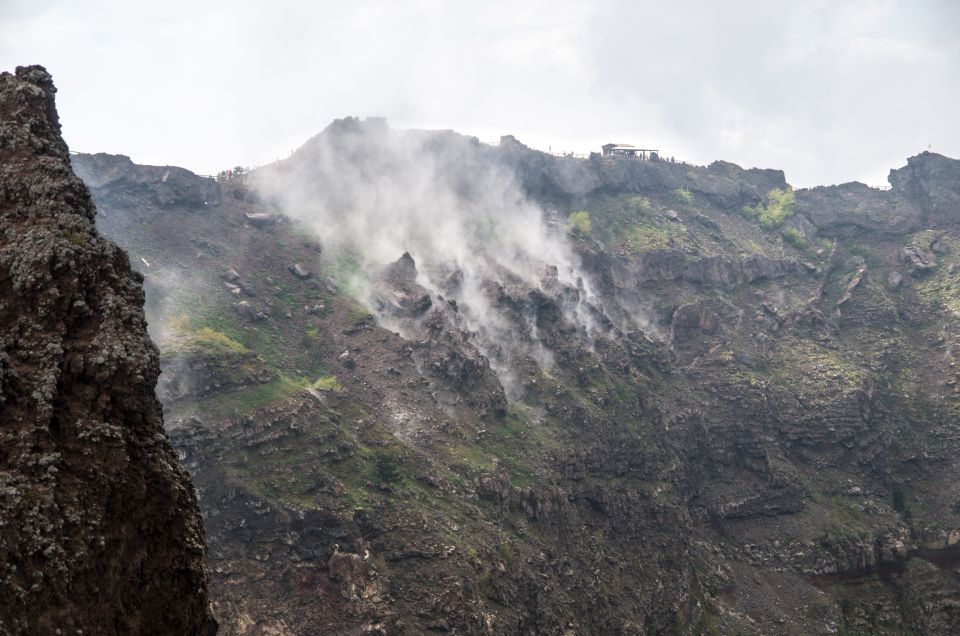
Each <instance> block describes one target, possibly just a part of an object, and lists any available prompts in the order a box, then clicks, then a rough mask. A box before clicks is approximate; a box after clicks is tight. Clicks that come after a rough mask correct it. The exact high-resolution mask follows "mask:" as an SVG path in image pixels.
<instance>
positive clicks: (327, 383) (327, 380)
mask: <svg viewBox="0 0 960 636" xmlns="http://www.w3.org/2000/svg"><path fill="white" fill-rule="evenodd" d="M309 388H311V389H314V390H315V391H333V392H334V393H339V392H340V391H342V390H343V386H342V385H341V384H340V380H338V379H337V376H335V375H325V376H323V377H321V378H319V379H317V380H316V381H315V382H313V383H311V384H310V385H309Z"/></svg>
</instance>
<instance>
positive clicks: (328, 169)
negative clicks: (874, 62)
mask: <svg viewBox="0 0 960 636" xmlns="http://www.w3.org/2000/svg"><path fill="white" fill-rule="evenodd" d="M73 163H74V167H75V169H76V170H77V173H78V174H79V175H80V176H81V177H82V178H83V179H84V180H85V181H86V182H87V183H88V184H89V185H90V187H91V191H92V193H93V196H94V199H95V201H96V202H97V203H98V206H99V209H100V212H101V213H100V215H99V216H98V219H97V223H98V226H99V228H100V230H101V231H102V232H104V234H105V235H107V236H109V237H111V238H113V239H114V240H116V241H117V242H119V243H120V244H121V245H123V246H124V247H125V248H126V249H128V250H129V251H130V253H131V255H132V257H133V261H134V263H135V264H136V265H137V267H138V269H139V270H140V271H141V272H142V273H143V274H144V276H145V285H146V289H147V303H148V318H149V320H150V323H151V332H152V333H153V335H154V337H155V338H156V339H157V340H158V341H159V343H160V348H161V356H162V361H163V368H164V374H163V376H162V378H161V382H160V388H161V391H162V399H163V402H164V408H165V412H166V416H167V417H166V420H167V423H168V427H169V431H170V435H171V438H172V440H173V442H174V446H175V447H176V448H177V450H178V451H179V452H180V453H181V456H182V457H184V461H185V463H186V464H187V466H188V468H189V470H190V471H191V473H192V474H193V477H194V480H195V482H196V484H197V487H198V491H199V494H200V503H201V508H202V509H203V510H204V517H205V523H206V527H207V533H208V537H209V541H210V545H211V555H210V570H211V586H212V595H213V598H214V603H215V608H216V611H217V613H218V616H219V617H220V619H221V622H222V624H223V627H222V630H223V633H226V634H266V633H286V634H318V633H319V634H369V633H382V634H423V633H458V634H643V633H663V632H667V633H691V634H711V633H713V634H836V633H847V634H850V633H861V634H868V633H869V634H877V633H881V634H882V633H887V634H900V633H924V634H951V633H957V631H958V630H960V580H958V577H957V576H956V572H955V570H956V568H957V566H958V565H960V547H958V545H960V480H958V478H957V477H958V464H957V462H958V459H957V458H958V450H960V448H958V447H960V429H958V427H957V421H958V420H957V411H958V407H960V400H958V388H957V381H958V379H960V378H958V376H957V373H958V371H957V359H956V358H955V354H954V348H955V347H957V346H958V345H960V342H958V337H960V304H958V298H960V227H958V221H960V162H957V161H955V160H952V159H948V158H946V157H942V156H939V155H934V154H930V153H924V154H921V155H918V156H917V157H913V158H911V159H909V160H908V164H907V166H905V167H903V168H900V169H898V170H894V171H892V172H891V177H890V181H891V185H892V188H891V189H890V190H878V189H872V188H868V187H866V186H863V185H861V184H845V185H842V186H833V187H829V188H814V189H809V190H792V189H791V188H790V187H789V186H788V184H787V183H786V181H785V179H784V175H783V173H782V172H780V171H776V170H743V169H741V168H739V167H738V166H735V165H733V164H730V163H725V162H716V163H713V164H711V165H710V166H707V167H699V166H690V165H686V164H679V163H672V162H665V161H638V160H630V159H616V160H614V159H603V158H599V157H596V158H592V159H572V158H559V157H553V156H550V155H546V154H543V153H539V152H536V151H532V150H530V149H528V148H526V147H524V146H523V145H522V144H520V143H519V142H516V140H512V139H510V138H505V139H504V140H503V142H502V143H501V144H500V145H499V146H495V147H493V146H487V145H484V144H480V143H479V142H478V141H477V140H476V139H473V138H469V137H464V136H461V135H457V134H456V133H452V132H427V131H396V130H392V129H390V128H388V127H387V126H386V125H385V124H383V123H382V122H379V121H369V122H363V121H359V120H356V119H346V120H340V121H337V122H335V123H334V124H332V125H331V126H330V127H328V129H327V130H325V131H324V132H323V133H321V134H320V135H318V136H317V137H315V138H314V139H311V140H310V141H309V142H307V144H305V145H304V147H303V148H301V149H300V150H299V151H297V152H296V153H294V155H293V156H292V157H291V158H290V159H288V160H285V161H283V162H279V163H278V164H275V165H273V166H268V167H267V168H264V169H261V170H257V171H254V172H253V173H252V174H250V175H248V176H245V177H244V178H242V179H239V178H236V179H223V180H221V181H220V182H215V181H213V180H210V179H204V178H200V177H197V176H195V175H192V174H190V173H188V172H186V171H182V170H179V169H176V168H161V167H149V166H138V165H135V164H133V163H131V162H130V161H129V159H127V158H125V157H117V156H108V155H78V156H75V157H74V158H73ZM958 350H960V349H958Z"/></svg>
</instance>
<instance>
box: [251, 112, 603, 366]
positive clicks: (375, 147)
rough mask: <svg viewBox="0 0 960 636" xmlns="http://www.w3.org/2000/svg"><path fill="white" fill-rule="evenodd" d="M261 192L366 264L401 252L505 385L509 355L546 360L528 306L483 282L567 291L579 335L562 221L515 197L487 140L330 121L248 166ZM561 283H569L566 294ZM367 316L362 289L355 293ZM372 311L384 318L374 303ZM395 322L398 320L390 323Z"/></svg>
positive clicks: (578, 281) (588, 323) (586, 329)
mask: <svg viewBox="0 0 960 636" xmlns="http://www.w3.org/2000/svg"><path fill="white" fill-rule="evenodd" d="M255 182H256V183H257V184H258V186H259V187H260V189H261V191H262V194H263V196H264V197H266V198H267V199H269V200H272V201H275V202H277V203H278V204H279V205H280V206H281V207H282V209H283V211H284V212H285V213H286V214H287V215H288V216H291V217H294V218H297V219H300V220H302V221H304V222H305V223H307V224H308V225H309V226H310V227H312V228H313V229H314V230H315V231H316V232H317V234H318V235H319V237H320V239H321V241H322V242H323V243H324V244H325V245H326V246H349V247H350V248H351V249H353V250H355V251H357V252H359V253H360V254H362V255H363V257H364V259H365V260H366V262H367V263H368V264H370V265H371V266H372V267H376V266H380V265H384V264H387V263H389V262H392V261H395V260H396V259H397V258H398V257H400V255H401V254H403V253H404V252H409V253H410V254H411V255H412V256H413V258H414V260H415V261H416V264H417V269H418V271H419V276H418V278H417V281H416V282H417V283H418V284H420V285H421V286H423V287H425V288H426V289H427V290H429V291H430V292H431V295H433V296H434V299H435V300H438V297H440V296H443V297H444V298H446V299H448V300H454V301H456V303H457V306H458V308H459V315H460V318H461V321H462V324H461V326H462V327H464V328H465V329H466V330H467V331H468V333H469V334H470V336H471V338H472V340H473V342H474V344H475V345H476V346H477V347H478V349H479V350H480V351H481V352H482V353H484V354H485V355H486V356H487V357H488V359H490V362H491V365H492V366H493V367H494V369H495V370H496V371H497V372H498V374H499V375H500V377H501V381H504V384H505V385H506V384H507V383H508V381H509V380H510V377H509V376H510V374H511V368H510V367H511V361H512V360H515V359H516V356H517V355H524V356H527V357H529V358H532V359H534V360H535V361H536V362H537V363H538V364H539V365H540V366H541V367H543V366H549V365H550V364H551V356H550V352H549V351H548V350H547V348H546V347H544V346H543V345H542V343H541V342H540V341H539V337H538V334H537V326H536V321H535V319H534V316H532V315H520V316H519V322H520V323H525V324H519V325H518V315H517V312H516V308H514V309H513V311H512V312H507V311H505V309H504V308H503V307H501V306H500V304H499V303H498V302H497V300H496V294H495V293H492V292H491V283H495V285H493V287H496V286H497V285H499V286H504V287H512V288H517V287H518V286H519V287H521V288H522V287H526V288H529V289H532V290H540V291H545V292H549V293H551V294H556V293H557V289H559V288H563V289H566V290H567V292H568V293H567V294H566V296H567V298H571V297H572V298H573V300H572V302H566V303H565V304H564V305H563V309H564V314H565V317H566V319H567V320H569V321H570V322H572V323H573V324H575V325H576V326H577V328H578V332H579V333H581V334H582V335H583V336H584V337H589V336H590V334H591V332H592V330H593V320H592V319H591V318H590V315H589V312H587V311H584V307H583V303H584V302H586V301H588V300H589V296H590V292H589V284H588V282H587V281H586V277H585V276H583V274H582V272H581V271H580V266H579V262H578V259H577V258H576V255H575V254H574V252H573V250H572V249H571V247H570V244H569V243H568V241H567V239H566V235H565V231H564V228H562V227H558V226H557V224H556V223H553V224H551V223H550V222H548V221H547V218H546V214H545V213H544V210H542V209H541V208H540V207H538V206H537V205H535V204H533V203H532V202H530V201H529V200H528V199H527V198H526V197H525V196H523V194H522V192H521V189H520V187H519V186H518V184H517V180H516V178H515V176H514V174H513V171H512V170H511V169H509V168H508V167H506V166H504V165H503V164H502V163H501V162H500V161H499V159H498V153H497V151H496V149H494V148H491V147H488V146H485V145H483V144H480V143H478V142H477V141H476V140H475V139H472V138H469V137H464V136H461V135H457V134H455V133H452V132H424V131H398V130H393V129H390V128H389V127H388V126H387V125H386V124H385V123H384V122H382V121H380V120H373V121H371V120H367V121H366V122H360V121H358V120H356V119H346V120H339V121H337V122H335V123H334V124H332V125H331V126H330V127H328V128H327V129H326V130H325V131H324V132H323V133H321V134H320V135H318V136H316V137H315V138H313V139H311V140H310V141H309V142H307V144H305V145H304V147H303V148H301V149H300V150H298V151H297V152H296V153H294V155H293V156H292V157H291V158H290V159H288V160H286V161H283V162H281V163H280V164H277V165H276V166H271V167H269V168H265V169H261V170H260V171H258V174H257V178H256V180H255ZM570 292H572V293H570ZM358 296H359V300H361V301H363V302H365V303H367V304H368V306H369V308H370V309H371V311H372V312H373V313H374V315H378V308H377V306H376V304H375V303H374V302H372V299H371V297H370V296H369V295H368V294H366V293H363V292H362V291H361V292H360V293H359V294H358ZM379 317H380V318H381V320H387V319H388V318H389V317H388V316H386V315H383V314H382V312H379ZM388 326H389V327H390V328H391V329H394V330H396V331H400V332H401V333H403V328H402V327H403V326H402V325H397V324H389V325H388Z"/></svg>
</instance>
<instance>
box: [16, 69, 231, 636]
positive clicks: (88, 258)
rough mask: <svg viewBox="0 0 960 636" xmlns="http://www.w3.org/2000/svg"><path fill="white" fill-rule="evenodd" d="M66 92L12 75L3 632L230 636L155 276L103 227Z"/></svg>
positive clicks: (40, 78)
mask: <svg viewBox="0 0 960 636" xmlns="http://www.w3.org/2000/svg"><path fill="white" fill-rule="evenodd" d="M54 93H55V88H54V86H53V83H52V81H51V78H50V76H49V75H48V74H47V72H46V71H45V70H44V69H43V68H41V67H39V66H31V67H25V68H24V67H20V68H18V69H17V71H16V74H15V75H11V74H9V73H3V74H2V75H0V414H2V415H0V633H2V634H8V633H9V634H54V633H56V634H60V633H63V634H80V633H83V634H124V635H126V634H204V635H206V634H214V633H215V632H216V630H217V627H216V622H215V621H214V620H213V618H212V616H211V614H210V611H209V608H208V601H207V591H206V588H207V581H206V572H205V567H206V554H205V552H206V549H205V543H204V533H203V527H202V525H201V520H200V514H199V511H198V508H197V502H196V496H195V493H194V490H193V487H192V485H191V483H190V480H189V477H188V475H187V473H186V472H185V471H184V470H183V469H182V468H181V467H180V465H179V462H178V460H177V457H176V455H175V453H174V451H173V449H172V448H171V447H170V444H169V442H168V440H167V437H166V435H165V434H164V430H163V419H162V412H161V407H160V403H159V402H158V401H157V398H156V397H155V395H154V392H153V389H154V385H155V384H156V380H157V376H158V374H159V371H160V369H159V357H158V354H157V350H156V348H155V347H154V345H153V344H152V342H151V341H150V339H149V338H148V337H147V333H146V322H145V320H144V314H143V300H144V297H143V288H142V278H141V277H140V276H139V275H138V274H137V273H135V272H133V271H132V270H131V268H130V263H129V260H128V258H127V255H126V253H124V252H123V250H121V249H120V248H118V247H117V246H116V245H114V244H112V243H110V242H108V241H106V240H105V239H103V238H102V237H101V236H100V235H99V233H98V232H97V231H96V229H95V228H94V215H95V209H94V206H93V203H92V201H91V200H90V195H89V194H88V192H87V189H86V187H85V186H84V184H83V183H82V182H81V181H80V180H79V179H78V178H77V177H76V176H74V174H73V171H72V170H71V167H70V159H69V155H68V151H67V147H66V144H64V142H63V140H62V139H61V137H60V125H59V121H58V117H57V112H56V108H55V105H54Z"/></svg>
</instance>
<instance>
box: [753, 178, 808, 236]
mask: <svg viewBox="0 0 960 636" xmlns="http://www.w3.org/2000/svg"><path fill="white" fill-rule="evenodd" d="M795 200H796V196H795V195H794V193H793V189H792V188H791V187H790V186H787V189H786V190H781V189H780V188H774V189H773V190H770V192H768V193H767V202H766V203H765V204H759V205H755V206H750V205H748V206H745V207H744V208H743V214H744V216H746V217H747V218H750V219H753V220H754V221H757V222H758V223H760V227H762V228H763V229H765V230H770V229H773V228H775V227H780V226H781V225H783V222H784V221H786V220H787V219H789V218H790V217H791V216H793V212H794V203H795Z"/></svg>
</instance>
